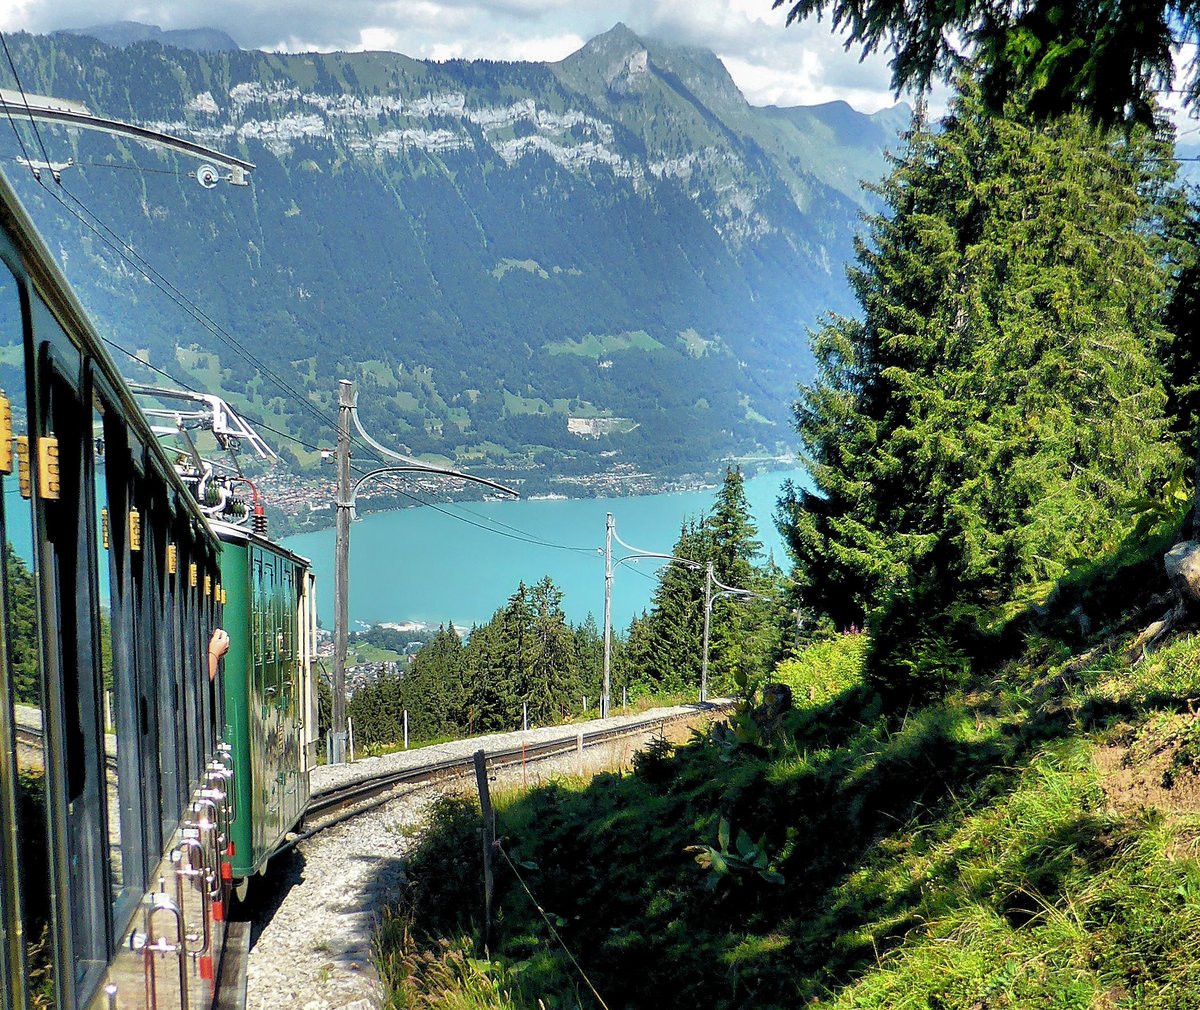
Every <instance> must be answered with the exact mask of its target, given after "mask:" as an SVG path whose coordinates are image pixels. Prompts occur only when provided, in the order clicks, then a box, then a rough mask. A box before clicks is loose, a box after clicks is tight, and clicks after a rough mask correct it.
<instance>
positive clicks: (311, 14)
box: [0, 0, 895, 111]
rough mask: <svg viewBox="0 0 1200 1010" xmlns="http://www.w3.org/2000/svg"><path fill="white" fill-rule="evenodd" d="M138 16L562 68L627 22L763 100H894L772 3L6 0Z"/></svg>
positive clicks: (877, 75) (69, 20)
mask: <svg viewBox="0 0 1200 1010" xmlns="http://www.w3.org/2000/svg"><path fill="white" fill-rule="evenodd" d="M118 20H136V21H144V22H147V23H150V24H157V25H159V26H160V27H162V28H165V29H171V28H194V27H200V26H205V27H214V28H220V29H222V30H224V31H226V32H228V33H229V34H230V35H232V36H233V37H234V38H235V39H236V40H237V41H238V42H239V43H240V44H241V45H243V46H245V47H247V48H263V49H269V50H285V51H293V52H299V51H305V50H314V49H315V50H322V51H329V50H334V49H344V50H365V49H370V50H381V49H382V50H391V51H395V52H402V53H405V54H406V55H409V56H413V57H417V58H421V59H437V60H444V59H458V58H461V59H480V58H483V59H495V60H545V61H557V60H561V59H562V58H564V57H565V56H567V55H569V54H570V53H571V52H574V51H575V50H576V49H578V48H579V47H580V46H581V45H582V44H583V42H584V41H585V40H587V39H589V38H592V37H593V36H595V35H597V34H599V33H601V32H603V31H606V30H607V29H609V28H611V27H612V25H613V24H614V23H615V22H617V21H619V20H620V21H624V22H625V23H626V24H628V25H629V27H630V28H631V29H633V31H635V32H637V33H639V34H641V35H644V36H647V37H650V38H658V39H662V40H663V41H666V42H673V43H678V44H687V45H695V46H702V47H704V48H707V49H711V50H713V51H714V52H716V53H718V54H720V56H721V57H722V59H723V60H724V61H725V64H726V66H727V67H728V68H729V71H730V74H731V76H732V77H733V79H734V81H735V82H736V83H737V84H738V86H739V87H740V88H742V90H743V92H744V93H745V94H746V97H747V99H748V100H749V101H750V102H752V103H753V104H757V105H762V104H769V103H774V104H785V105H796V104H816V103H819V102H826V101H832V100H834V99H843V100H845V101H848V102H850V103H851V104H852V105H854V106H855V107H856V108H859V109H861V110H863V111H874V110H875V109H879V108H882V107H884V106H888V105H891V104H893V102H894V100H895V99H894V96H893V95H892V93H891V89H890V86H889V83H888V71H887V67H886V61H885V60H884V58H883V57H882V56H879V55H876V56H872V57H870V58H868V59H867V60H866V61H865V62H862V63H860V62H859V59H858V53H857V52H846V51H844V49H843V47H842V40H841V38H840V37H838V36H834V35H833V34H832V33H831V32H830V31H829V23H828V21H825V22H816V21H810V22H806V23H804V24H800V25H793V26H791V27H786V26H785V22H786V12H785V11H784V10H783V9H779V10H773V9H772V8H771V0H338V2H337V3H330V2H329V0H209V2H208V3H207V4H206V5H205V7H204V10H203V12H202V13H201V12H200V11H199V8H198V5H196V4H195V3H194V2H193V3H189V2H185V0H150V2H142V3H138V4H133V5H130V4H129V3H128V0H0V28H3V29H5V30H14V29H26V30H29V31H50V30H53V29H55V28H68V27H70V28H78V27H87V26H89V25H94V24H99V23H104V22H107V21H118Z"/></svg>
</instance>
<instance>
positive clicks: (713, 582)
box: [700, 561, 771, 703]
mask: <svg viewBox="0 0 1200 1010" xmlns="http://www.w3.org/2000/svg"><path fill="white" fill-rule="evenodd" d="M713 586H716V587H717V589H718V590H719V591H718V592H715V593H714V592H713ZM722 597H729V598H730V599H734V600H763V601H765V602H767V603H770V602H771V597H769V596H764V595H763V594H762V593H756V592H754V591H753V590H752V589H738V587H737V586H727V585H725V583H724V582H722V581H721V580H720V579H718V578H717V575H716V572H715V571H714V569H713V563H712V562H711V561H710V562H709V563H708V565H707V566H706V569H705V573H704V655H703V657H702V658H701V661H700V701H701V702H702V703H703V702H706V701H708V646H709V629H710V626H711V624H712V608H713V604H714V603H715V602H716V601H717V600H719V599H721V598H722Z"/></svg>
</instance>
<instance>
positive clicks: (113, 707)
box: [92, 400, 144, 932]
mask: <svg viewBox="0 0 1200 1010" xmlns="http://www.w3.org/2000/svg"><path fill="white" fill-rule="evenodd" d="M106 413H107V411H106V410H105V407H104V404H103V403H102V402H100V401H99V400H95V401H93V405H92V478H93V485H94V488H95V498H94V502H93V505H94V508H95V524H94V528H95V530H96V535H95V543H94V550H95V555H96V564H95V572H96V582H97V588H98V590H99V593H98V600H99V614H98V629H99V635H98V639H99V641H98V643H97V645H98V651H99V656H98V662H99V673H100V679H101V685H102V689H103V704H102V707H101V710H102V715H103V727H104V754H105V761H104V767H105V775H104V781H105V793H106V800H107V804H106V805H107V826H108V862H109V890H110V894H111V898H112V908H113V922H114V927H115V931H118V932H119V931H123V929H124V927H125V925H126V923H127V922H128V921H129V918H130V917H131V916H132V914H133V911H134V909H135V908H136V907H137V901H138V896H139V894H140V893H141V889H142V888H141V885H142V884H143V882H144V880H143V878H144V874H143V872H142V863H143V855H142V825H141V810H140V806H139V803H138V782H139V775H138V742H137V741H138V734H137V725H136V717H135V711H136V702H135V696H134V690H133V686H134V683H133V681H134V678H133V676H132V673H133V666H132V663H131V659H132V655H131V653H130V650H129V642H130V639H131V636H130V634H129V625H130V617H131V615H130V608H129V602H130V601H129V594H128V591H127V590H126V591H125V592H122V590H121V587H122V585H126V586H127V585H128V574H127V572H128V538H129V534H128V523H127V521H126V511H125V505H124V495H123V494H122V493H121V491H120V481H121V470H122V469H123V468H122V466H121V460H120V459H119V454H118V459H117V461H116V467H115V470H116V472H115V473H110V467H109V459H108V457H109V451H108V448H109V441H108V438H107V433H106V431H105V428H106V417H105V415H106ZM112 484H116V485H117V490H116V492H115V493H114V492H113V490H112V487H111V485H112ZM114 629H115V630H116V631H117V634H116V635H114V634H113V632H114Z"/></svg>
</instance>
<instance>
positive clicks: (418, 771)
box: [281, 703, 728, 851]
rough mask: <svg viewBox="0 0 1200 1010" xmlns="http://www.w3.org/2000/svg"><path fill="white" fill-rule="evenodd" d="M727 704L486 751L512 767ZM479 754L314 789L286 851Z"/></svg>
mask: <svg viewBox="0 0 1200 1010" xmlns="http://www.w3.org/2000/svg"><path fill="white" fill-rule="evenodd" d="M726 707H728V704H727V703H715V704H711V705H706V706H704V707H695V708H690V709H689V710H688V711H684V712H677V713H674V714H672V715H668V716H661V715H660V716H654V717H653V718H649V719H641V720H637V721H635V722H626V723H623V724H621V725H619V726H604V727H600V728H597V729H593V730H586V731H583V730H580V731H576V732H574V733H571V734H569V735H566V734H564V735H563V736H560V737H555V738H554V739H552V740H540V741H537V742H534V743H526V744H521V745H520V746H513V747H506V748H502V749H499V750H494V751H489V752H488V753H487V762H488V767H489V769H497V770H498V769H503V768H512V767H517V766H520V765H527V764H533V763H535V762H538V761H548V760H551V759H553V758H557V757H563V756H565V755H567V754H571V753H579V752H582V751H584V750H587V749H589V748H592V747H599V746H603V745H604V744H609V743H612V742H614V741H616V740H622V739H625V738H626V737H631V736H645V735H646V733H647V732H653V731H654V730H655V729H664V728H665V727H666V726H668V725H671V724H672V723H677V722H682V721H684V720H687V719H694V718H695V717H696V716H697V715H700V714H703V713H705V712H717V711H721V710H722V709H724V708H726ZM474 770H475V766H474V759H473V757H472V756H471V755H467V756H465V757H454V758H444V759H442V760H439V761H431V762H429V763H428V764H424V765H420V766H418V767H413V768H402V769H397V770H392V771H388V772H383V773H381V774H379V775H377V776H372V777H370V778H366V779H362V780H360V781H358V782H352V783H348V784H346V785H344V786H339V787H337V788H333V789H326V790H323V791H321V792H315V793H313V795H312V796H311V797H310V799H309V803H308V812H307V814H306V816H305V820H304V829H303V830H302V831H301V832H300V833H299V834H297V835H294V836H293V837H291V838H289V839H288V841H287V843H286V844H285V845H284V846H283V849H281V851H283V850H286V849H289V848H291V847H293V846H294V845H296V844H298V843H299V842H301V841H303V840H304V839H306V838H311V837H312V836H313V835H315V834H316V833H317V832H318V831H323V830H324V829H326V828H329V827H332V826H333V825H335V824H340V823H341V822H342V821H344V820H347V819H349V818H351V817H357V816H359V815H360V814H363V813H366V812H368V811H370V810H373V809H375V808H376V807H379V806H382V805H383V804H384V803H387V802H388V801H389V800H390V799H391V798H392V797H391V793H392V791H393V790H394V789H395V788H397V787H398V786H402V785H422V784H429V785H432V784H436V783H438V782H441V781H444V780H446V779H456V778H460V777H463V776H467V775H473V774H474Z"/></svg>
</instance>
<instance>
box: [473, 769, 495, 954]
mask: <svg viewBox="0 0 1200 1010" xmlns="http://www.w3.org/2000/svg"><path fill="white" fill-rule="evenodd" d="M475 783H476V785H478V787H479V811H480V813H481V814H482V815H483V828H482V830H481V835H482V838H483V951H484V956H485V957H486V956H487V955H488V954H489V952H490V951H491V949H492V893H493V891H494V890H495V886H496V883H495V875H494V873H493V870H492V863H493V860H494V858H495V854H496V818H495V815H494V814H493V813H492V795H491V792H490V791H489V789H488V777H487V755H486V754H484V752H483V751H481V750H477V751H476V752H475Z"/></svg>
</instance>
